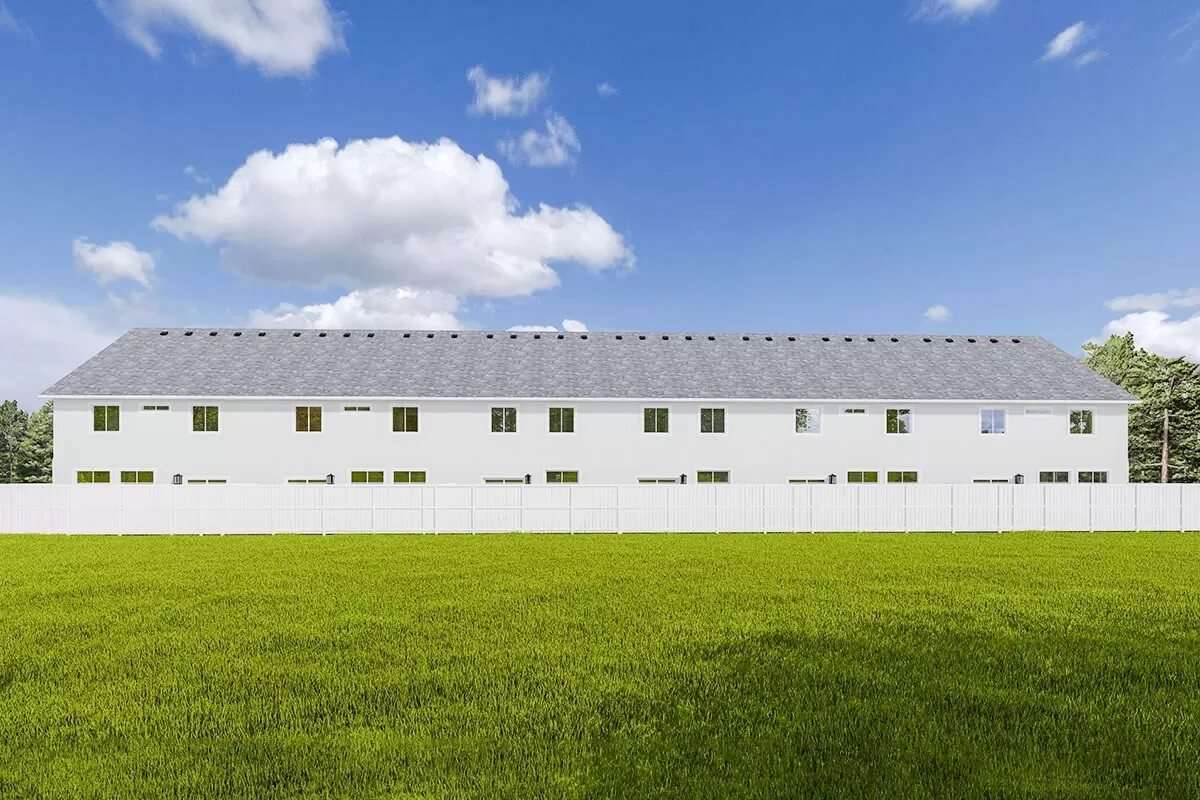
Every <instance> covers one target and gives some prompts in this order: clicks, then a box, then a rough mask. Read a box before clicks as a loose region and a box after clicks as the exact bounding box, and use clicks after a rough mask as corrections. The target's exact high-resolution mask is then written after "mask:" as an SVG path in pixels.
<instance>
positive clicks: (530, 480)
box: [525, 472, 533, 486]
mask: <svg viewBox="0 0 1200 800" xmlns="http://www.w3.org/2000/svg"><path fill="white" fill-rule="evenodd" d="M531 483H533V476H532V475H530V474H529V473H528V472H526V473H525V485H526V486H528V485H529V484H531Z"/></svg>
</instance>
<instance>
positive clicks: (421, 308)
mask: <svg viewBox="0 0 1200 800" xmlns="http://www.w3.org/2000/svg"><path fill="white" fill-rule="evenodd" d="M459 307H460V306H459V301H458V298H457V297H455V296H454V295H450V294H446V293H445V292H438V291H419V290H414V289H403V288H378V289H367V290H364V291H356V292H350V293H349V294H347V295H344V296H342V297H339V298H338V299H337V300H335V301H333V302H332V303H317V304H314V305H308V306H294V305H292V304H290V303H282V304H280V305H279V306H277V307H276V308H275V309H274V310H271V311H267V310H263V309H258V310H256V311H253V312H251V313H250V318H249V321H248V322H247V325H250V326H251V327H255V328H408V329H413V330H459V329H460V328H462V327H463V326H462V323H461V322H460V321H459V319H458V316H457V313H458V311H459Z"/></svg>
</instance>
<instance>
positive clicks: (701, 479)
mask: <svg viewBox="0 0 1200 800" xmlns="http://www.w3.org/2000/svg"><path fill="white" fill-rule="evenodd" d="M696 483H729V472H728V471H727V470H719V471H715V470H706V471H704V472H697V473H696Z"/></svg>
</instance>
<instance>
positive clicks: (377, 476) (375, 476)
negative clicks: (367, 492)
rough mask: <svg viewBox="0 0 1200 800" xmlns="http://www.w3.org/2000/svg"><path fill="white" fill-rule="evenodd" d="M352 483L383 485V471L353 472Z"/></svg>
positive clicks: (351, 473)
mask: <svg viewBox="0 0 1200 800" xmlns="http://www.w3.org/2000/svg"><path fill="white" fill-rule="evenodd" d="M350 482H351V483H383V470H381V469H380V470H352V471H351V472H350Z"/></svg>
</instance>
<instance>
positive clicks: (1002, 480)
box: [971, 478, 1009, 483]
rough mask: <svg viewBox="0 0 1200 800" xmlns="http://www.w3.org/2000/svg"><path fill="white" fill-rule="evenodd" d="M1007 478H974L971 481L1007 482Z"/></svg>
mask: <svg viewBox="0 0 1200 800" xmlns="http://www.w3.org/2000/svg"><path fill="white" fill-rule="evenodd" d="M1008 482H1009V480H1008V478H975V479H973V480H972V481H971V483H1008Z"/></svg>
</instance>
